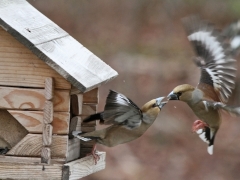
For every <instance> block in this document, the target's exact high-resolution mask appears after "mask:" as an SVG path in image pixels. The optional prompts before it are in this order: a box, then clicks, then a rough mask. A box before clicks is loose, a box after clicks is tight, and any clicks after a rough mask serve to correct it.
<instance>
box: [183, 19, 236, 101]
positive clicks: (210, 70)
mask: <svg viewBox="0 0 240 180" xmlns="http://www.w3.org/2000/svg"><path fill="white" fill-rule="evenodd" d="M183 21H184V25H185V27H186V31H187V33H188V40H189V41H190V42H192V44H193V47H194V49H195V52H196V55H197V57H196V58H194V60H195V63H196V64H197V66H199V67H200V68H201V78H200V84H202V83H205V84H208V85H211V86H213V87H214V91H215V93H216V94H217V95H218V98H219V100H220V101H221V102H224V103H226V102H227V101H228V99H229V97H230V96H231V94H232V90H233V89H234V87H235V77H236V68H235V66H236V60H235V59H232V57H231V53H229V44H226V42H225V41H224V38H223V37H222V36H221V35H220V32H218V31H217V30H216V29H214V28H213V26H212V25H211V24H209V23H207V22H204V21H202V20H200V18H199V17H196V16H194V17H190V18H186V19H184V20H183ZM200 88H201V87H200Z"/></svg>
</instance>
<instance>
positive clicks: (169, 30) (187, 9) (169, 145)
mask: <svg viewBox="0 0 240 180" xmlns="http://www.w3.org/2000/svg"><path fill="white" fill-rule="evenodd" d="M28 2H30V3H31V4H32V5H33V6H34V7H36V8H37V9H38V10H39V11H40V12H42V13H43V14H45V15H46V16H47V17H48V18H50V19H51V20H52V21H54V22H55V23H56V24H58V25H59V26H60V27H62V28H63V29H64V30H66V31H67V32H68V33H69V34H70V35H71V36H73V37H74V38H75V39H77V40H78V41H79V42H80V43H81V44H83V45H84V46H85V47H87V48H88V49H89V50H90V51H92V52H93V53H94V54H96V55H97V56H98V57H100V58H101V59H102V60H103V61H105V62H106V63H107V64H109V65H110V66H111V67H112V68H113V69H115V70H116V71H118V73H119V76H118V77H117V78H115V79H114V80H112V81H111V82H109V83H107V84H106V85H103V86H102V87H100V105H99V107H98V111H102V110H103V108H104V105H105V99H106V96H107V94H108V92H109V89H113V90H116V91H118V92H121V93H123V94H125V95H126V96H127V97H129V98H130V99H132V100H133V101H134V102H135V103H136V104H137V105H139V106H140V107H141V106H142V105H143V104H144V103H145V102H147V101H149V100H150V99H153V98H156V97H159V96H166V95H167V94H168V93H169V92H170V91H171V90H172V89H173V88H174V87H175V86H177V85H179V84H183V83H189V84H192V85H197V83H198V80H199V70H198V68H197V67H196V66H195V64H194V63H193V62H192V60H191V59H192V57H193V56H194V52H193V49H192V47H191V45H190V43H189V42H188V40H187V38H186V34H185V32H184V29H183V26H182V24H181V18H183V17H185V16H189V15H192V14H199V15H200V16H201V17H202V18H203V19H206V20H209V21H210V22H212V23H214V24H215V25H216V27H218V28H220V29H222V28H224V27H226V26H227V25H229V24H230V23H232V22H234V21H236V20H238V19H240V1H239V0H228V1H226V0H218V1H217V0H131V1H129V0H121V1H113V0H101V1H96V0H72V1H69V0H58V1H55V0H41V1H40V0H28ZM239 61H240V57H239V56H238V68H240V62H239ZM239 93H240V73H239V72H238V79H237V87H236V89H235V91H234V95H233V96H232V98H231V100H230V102H229V104H232V105H240V97H239ZM223 118H224V119H223V123H222V126H221V128H220V130H219V132H218V134H217V137H216V141H215V149H214V155H212V156H210V155H208V153H207V144H205V143H204V142H203V141H201V140H200V139H199V137H198V136H197V135H196V134H194V133H192V132H191V127H192V123H193V121H194V120H196V119H197V117H196V116H195V115H194V114H193V112H192V111H191V109H190V108H189V107H188V106H187V105H186V104H185V103H183V102H175V101H171V102H169V103H168V104H167V105H166V106H165V107H164V109H163V110H162V112H161V114H160V115H159V116H158V118H157V120H156V121H155V122H154V124H153V125H152V126H151V127H150V128H149V129H148V131H147V132H146V133H145V134H144V135H143V136H142V137H141V138H139V139H137V140H135V141H133V142H130V143H128V144H123V145H118V146H116V147H113V148H107V147H104V146H102V145H98V146H97V147H98V150H101V151H106V152H107V158H106V169H105V170H103V171H100V172H98V173H95V174H92V175H90V176H88V177H85V178H83V180H130V179H131V180H145V179H147V180H157V179H163V180H171V179H178V180H183V179H184V180H188V179H194V180H198V179H199V180H200V179H205V180H208V179H211V180H215V179H216V180H226V179H228V180H232V179H233V180H235V179H239V178H240V121H239V118H233V117H230V116H229V115H228V114H225V113H223ZM98 128H102V127H101V126H98Z"/></svg>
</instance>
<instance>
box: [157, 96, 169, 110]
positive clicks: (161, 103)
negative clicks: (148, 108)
mask: <svg viewBox="0 0 240 180" xmlns="http://www.w3.org/2000/svg"><path fill="white" fill-rule="evenodd" d="M164 98H165V97H159V98H157V99H156V106H158V107H159V108H160V109H162V107H163V106H164V105H165V104H167V101H164V102H162V100H163V99H164Z"/></svg>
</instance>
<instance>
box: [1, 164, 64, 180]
mask: <svg viewBox="0 0 240 180" xmlns="http://www.w3.org/2000/svg"><path fill="white" fill-rule="evenodd" d="M62 167H63V165H61V164H53V165H36V164H21V163H7V162H0V179H44V180H52V179H61V178H62Z"/></svg>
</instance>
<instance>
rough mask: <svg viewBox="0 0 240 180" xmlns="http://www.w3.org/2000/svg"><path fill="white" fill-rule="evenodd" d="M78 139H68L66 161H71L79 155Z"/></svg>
mask: <svg viewBox="0 0 240 180" xmlns="http://www.w3.org/2000/svg"><path fill="white" fill-rule="evenodd" d="M80 141H81V140H80V139H78V138H73V139H69V140H68V153H67V158H66V161H67V162H69V161H72V160H75V159H78V158H79V157H80V147H81V146H80Z"/></svg>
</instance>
